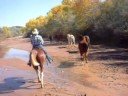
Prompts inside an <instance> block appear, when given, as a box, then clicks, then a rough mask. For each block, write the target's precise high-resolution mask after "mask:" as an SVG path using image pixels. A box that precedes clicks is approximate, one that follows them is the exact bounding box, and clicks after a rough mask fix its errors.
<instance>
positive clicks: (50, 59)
mask: <svg viewBox="0 0 128 96" xmlns="http://www.w3.org/2000/svg"><path fill="white" fill-rule="evenodd" d="M46 59H47V60H48V62H49V63H52V61H53V59H52V58H51V57H50V56H49V55H48V54H46Z"/></svg>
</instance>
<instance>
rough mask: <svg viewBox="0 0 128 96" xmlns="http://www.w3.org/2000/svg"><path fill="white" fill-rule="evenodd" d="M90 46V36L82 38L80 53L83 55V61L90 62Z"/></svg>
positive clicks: (79, 46)
mask: <svg viewBox="0 0 128 96" xmlns="http://www.w3.org/2000/svg"><path fill="white" fill-rule="evenodd" d="M89 45H90V38H89V36H82V40H81V41H80V42H79V44H78V48H79V52H80V55H81V59H83V61H86V63H87V62H88V59H87V56H88V50H89Z"/></svg>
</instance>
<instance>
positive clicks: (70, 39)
mask: <svg viewBox="0 0 128 96" xmlns="http://www.w3.org/2000/svg"><path fill="white" fill-rule="evenodd" d="M67 39H68V45H69V46H72V45H74V46H75V37H74V35H72V34H67Z"/></svg>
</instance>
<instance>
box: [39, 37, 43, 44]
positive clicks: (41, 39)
mask: <svg viewBox="0 0 128 96" xmlns="http://www.w3.org/2000/svg"><path fill="white" fill-rule="evenodd" d="M39 38H40V41H41V43H42V44H44V40H43V38H42V36H39Z"/></svg>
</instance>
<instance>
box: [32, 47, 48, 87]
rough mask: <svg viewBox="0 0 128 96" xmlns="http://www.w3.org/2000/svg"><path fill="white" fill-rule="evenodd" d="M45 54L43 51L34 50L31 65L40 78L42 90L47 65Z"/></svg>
mask: <svg viewBox="0 0 128 96" xmlns="http://www.w3.org/2000/svg"><path fill="white" fill-rule="evenodd" d="M45 58H46V56H45V53H44V52H43V50H42V49H33V50H32V52H31V63H32V65H33V68H34V69H35V70H36V73H37V76H38V82H41V88H43V76H44V73H43V69H44V63H45Z"/></svg>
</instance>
